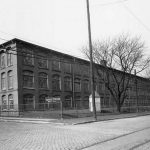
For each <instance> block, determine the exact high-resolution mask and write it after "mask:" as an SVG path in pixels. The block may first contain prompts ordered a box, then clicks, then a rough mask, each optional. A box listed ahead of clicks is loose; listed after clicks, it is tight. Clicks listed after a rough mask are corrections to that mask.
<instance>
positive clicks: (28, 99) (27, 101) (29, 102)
mask: <svg viewBox="0 0 150 150" xmlns="http://www.w3.org/2000/svg"><path fill="white" fill-rule="evenodd" d="M23 104H24V109H25V110H33V108H34V97H33V95H32V94H26V95H23Z"/></svg>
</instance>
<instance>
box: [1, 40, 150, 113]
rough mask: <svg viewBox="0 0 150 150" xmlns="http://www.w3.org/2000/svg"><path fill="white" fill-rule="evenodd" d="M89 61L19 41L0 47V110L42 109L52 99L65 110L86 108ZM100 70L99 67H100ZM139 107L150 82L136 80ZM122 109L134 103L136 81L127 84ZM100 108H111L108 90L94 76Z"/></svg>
mask: <svg viewBox="0 0 150 150" xmlns="http://www.w3.org/2000/svg"><path fill="white" fill-rule="evenodd" d="M89 66H90V65H89V62H88V61H85V60H82V59H79V58H76V57H73V56H70V55H67V54H63V53H60V52H57V51H54V50H51V49H47V48H44V47H41V46H38V45H35V44H32V43H29V42H25V41H22V40H19V39H13V40H11V41H8V42H6V43H3V44H1V45H0V84H1V87H0V106H1V110H2V111H7V112H12V113H13V112H15V111H18V110H21V111H22V110H41V109H43V108H44V107H45V103H47V102H48V101H47V100H50V99H51V98H53V99H55V100H56V101H62V102H63V107H64V108H73V107H79V108H88V107H89V95H90V77H89V76H90V72H89V71H90V68H89ZM99 67H100V68H103V67H102V66H99ZM137 79H138V97H139V99H140V100H141V101H139V104H140V103H142V104H146V105H148V104H149V105H150V81H149V80H147V79H144V78H141V77H138V78H137ZM130 85H131V86H130V88H129V96H128V98H127V99H126V101H125V104H124V105H125V106H127V105H131V104H133V105H134V104H135V103H136V93H135V82H134V77H133V82H131V83H130ZM95 89H96V91H97V92H98V93H99V94H100V97H101V105H102V107H108V106H114V105H115V104H114V101H113V100H112V98H111V95H110V93H109V91H108V90H107V89H106V87H105V84H104V83H103V82H102V80H101V79H100V78H99V77H98V76H96V75H95Z"/></svg>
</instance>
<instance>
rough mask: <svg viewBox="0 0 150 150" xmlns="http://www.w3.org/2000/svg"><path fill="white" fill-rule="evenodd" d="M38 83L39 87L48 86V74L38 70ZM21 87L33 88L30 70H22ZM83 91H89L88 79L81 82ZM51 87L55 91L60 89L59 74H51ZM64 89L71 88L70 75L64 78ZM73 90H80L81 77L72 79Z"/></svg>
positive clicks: (32, 76)
mask: <svg viewBox="0 0 150 150" xmlns="http://www.w3.org/2000/svg"><path fill="white" fill-rule="evenodd" d="M38 85H39V88H48V75H47V74H46V73H43V72H40V73H39V74H38ZM23 87H26V88H33V87H34V74H33V72H32V71H23ZM83 87H84V91H85V92H89V81H88V80H84V83H83ZM52 89H53V90H55V91H60V90H61V78H60V76H59V75H53V77H52ZM64 89H65V90H66V91H71V90H72V79H71V77H65V78H64ZM74 91H76V92H80V91H81V79H78V78H76V79H75V80H74Z"/></svg>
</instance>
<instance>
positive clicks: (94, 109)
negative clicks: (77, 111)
mask: <svg viewBox="0 0 150 150" xmlns="http://www.w3.org/2000/svg"><path fill="white" fill-rule="evenodd" d="M86 4H87V21H88V37H89V50H90V77H91V94H92V105H93V116H94V119H95V120H97V115H96V107H95V90H94V75H93V73H94V71H93V50H92V39H91V23H90V9H89V0H86Z"/></svg>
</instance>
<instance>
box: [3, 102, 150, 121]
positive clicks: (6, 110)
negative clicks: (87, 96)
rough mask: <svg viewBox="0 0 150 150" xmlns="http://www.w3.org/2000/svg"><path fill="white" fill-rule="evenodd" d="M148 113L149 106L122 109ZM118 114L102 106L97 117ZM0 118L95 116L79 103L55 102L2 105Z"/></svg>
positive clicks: (123, 108) (114, 108)
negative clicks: (72, 104)
mask: <svg viewBox="0 0 150 150" xmlns="http://www.w3.org/2000/svg"><path fill="white" fill-rule="evenodd" d="M146 111H147V112H148V111H150V106H149V105H140V106H135V105H132V104H130V105H127V106H123V107H122V108H121V112H122V113H133V112H146ZM116 112H117V108H116V106H115V105H113V106H105V105H101V110H100V111H98V112H97V115H107V114H113V113H116ZM0 116H20V117H34V118H35V117H36V118H57V119H59V118H79V117H90V116H93V112H91V111H90V108H89V106H88V105H87V104H86V105H81V104H79V103H77V104H75V105H74V106H71V105H70V104H69V103H68V102H63V103H61V102H54V103H37V104H20V105H13V106H11V107H10V106H9V105H5V106H2V105H0Z"/></svg>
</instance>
